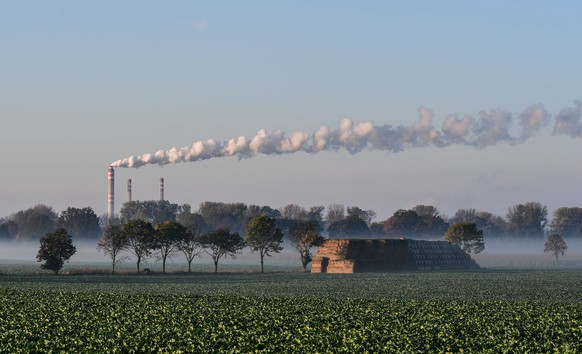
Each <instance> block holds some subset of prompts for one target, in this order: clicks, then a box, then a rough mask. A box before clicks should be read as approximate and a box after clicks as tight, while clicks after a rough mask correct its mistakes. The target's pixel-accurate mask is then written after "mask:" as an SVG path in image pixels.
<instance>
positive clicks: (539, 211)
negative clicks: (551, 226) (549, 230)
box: [507, 202, 548, 238]
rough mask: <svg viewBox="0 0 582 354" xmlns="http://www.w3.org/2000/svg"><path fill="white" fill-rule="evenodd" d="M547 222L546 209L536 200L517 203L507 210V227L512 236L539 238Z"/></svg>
mask: <svg viewBox="0 0 582 354" xmlns="http://www.w3.org/2000/svg"><path fill="white" fill-rule="evenodd" d="M547 223H548V209H547V207H546V206H544V205H541V204H540V203H537V202H528V203H525V204H517V205H515V206H513V207H511V208H509V211H508V212H507V228H508V231H509V233H510V234H511V235H512V236H513V237H519V238H541V237H543V235H544V228H545V227H546V224H547Z"/></svg>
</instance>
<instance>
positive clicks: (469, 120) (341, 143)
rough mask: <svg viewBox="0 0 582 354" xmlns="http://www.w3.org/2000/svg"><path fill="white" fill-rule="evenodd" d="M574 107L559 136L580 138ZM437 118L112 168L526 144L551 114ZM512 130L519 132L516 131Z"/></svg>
mask: <svg viewBox="0 0 582 354" xmlns="http://www.w3.org/2000/svg"><path fill="white" fill-rule="evenodd" d="M575 105H576V106H575V107H574V108H563V109H562V110H561V111H560V113H559V114H558V116H557V118H556V122H555V125H554V132H555V133H556V134H564V135H569V136H571V137H582V122H581V118H582V103H581V102H579V101H576V102H575ZM433 119H434V114H433V112H432V110H430V109H428V108H425V107H421V108H419V109H418V121H417V122H416V123H414V124H412V125H411V126H396V127H392V126H390V125H377V124H374V123H373V122H362V123H354V122H353V121H351V120H350V119H347V118H344V119H342V120H340V122H339V126H338V127H337V128H335V129H334V130H331V129H330V128H329V127H327V126H320V127H319V128H318V129H317V130H316V131H315V132H314V133H313V134H309V133H307V132H304V131H297V132H293V133H291V134H289V135H285V133H284V132H283V131H281V130H276V131H275V132H272V133H269V132H267V131H266V130H265V129H261V130H259V131H258V132H257V134H256V135H255V136H254V137H252V138H247V137H244V136H241V137H238V138H233V139H230V140H228V141H217V140H212V139H210V140H206V141H197V142H195V143H194V144H192V146H185V147H182V148H177V147H173V148H171V149H169V150H158V151H156V152H155V153H153V154H143V155H139V156H130V157H127V158H124V159H121V160H118V161H115V162H113V163H111V166H112V167H133V168H138V167H141V166H144V165H148V164H157V165H166V164H171V163H179V162H192V161H200V160H207V159H212V158H216V157H226V156H237V157H239V158H248V157H253V156H256V155H259V154H264V155H280V154H292V153H295V152H298V151H303V152H306V153H310V154H314V153H318V152H321V151H340V150H346V151H348V152H349V153H351V154H355V153H358V152H361V151H364V150H383V151H391V152H399V151H402V150H404V149H407V148H415V147H426V146H435V147H446V146H449V145H467V146H473V147H476V148H485V147H487V146H492V145H497V144H500V143H507V144H516V143H521V142H524V141H525V140H527V139H528V138H530V137H532V136H534V135H535V134H536V133H537V132H538V131H539V130H540V129H541V128H542V127H544V126H545V125H546V124H547V122H548V121H549V119H550V115H549V114H548V112H547V111H546V110H545V108H544V107H543V105H542V104H535V105H532V106H530V107H527V108H526V109H525V110H524V111H523V112H522V113H521V114H520V115H519V116H518V118H517V119H514V117H513V115H512V113H510V112H509V111H506V110H501V109H495V110H490V111H489V112H486V111H481V112H480V113H479V115H478V117H477V118H475V117H472V116H468V115H464V116H463V117H462V118H461V117H460V116H459V114H457V113H453V114H450V115H448V116H447V117H446V118H445V120H444V122H443V123H442V127H441V129H440V130H439V129H437V128H435V127H434V123H433ZM514 121H517V123H515V122H514ZM514 123H515V124H514ZM515 125H517V127H515ZM514 130H518V132H517V133H513V131H514Z"/></svg>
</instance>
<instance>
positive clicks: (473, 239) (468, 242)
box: [445, 222, 485, 253]
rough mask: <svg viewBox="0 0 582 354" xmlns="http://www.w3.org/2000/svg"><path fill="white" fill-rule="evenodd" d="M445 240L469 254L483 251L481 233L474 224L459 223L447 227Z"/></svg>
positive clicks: (483, 244) (483, 243)
mask: <svg viewBox="0 0 582 354" xmlns="http://www.w3.org/2000/svg"><path fill="white" fill-rule="evenodd" d="M445 240H446V241H449V242H450V243H454V244H456V245H459V246H461V248H462V249H464V250H465V251H467V252H469V253H471V252H473V253H479V252H481V251H483V250H484V249H485V242H484V241H483V231H482V230H479V229H478V228H477V224H475V223H474V222H460V223H457V224H453V225H451V226H450V227H449V229H448V230H447V232H446V234H445Z"/></svg>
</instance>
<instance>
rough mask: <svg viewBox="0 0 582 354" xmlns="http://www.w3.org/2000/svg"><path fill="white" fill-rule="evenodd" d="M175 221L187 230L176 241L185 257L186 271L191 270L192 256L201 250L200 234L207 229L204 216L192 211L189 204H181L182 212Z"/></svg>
mask: <svg viewBox="0 0 582 354" xmlns="http://www.w3.org/2000/svg"><path fill="white" fill-rule="evenodd" d="M176 221H178V222H179V223H180V224H182V225H183V226H184V227H185V228H186V230H187V232H186V234H185V235H184V237H183V238H182V239H180V240H179V241H178V244H177V247H178V250H179V251H180V252H182V253H183V254H184V256H185V257H186V261H187V262H188V273H190V272H192V261H193V260H194V257H196V256H198V255H199V254H200V253H201V252H202V250H203V249H202V245H201V244H200V236H201V235H202V234H203V233H204V232H206V231H207V229H208V226H207V225H206V222H204V218H203V217H202V216H201V215H200V214H198V213H192V210H191V208H190V206H189V205H187V204H184V205H183V206H182V212H181V213H179V214H178V215H177V216H176Z"/></svg>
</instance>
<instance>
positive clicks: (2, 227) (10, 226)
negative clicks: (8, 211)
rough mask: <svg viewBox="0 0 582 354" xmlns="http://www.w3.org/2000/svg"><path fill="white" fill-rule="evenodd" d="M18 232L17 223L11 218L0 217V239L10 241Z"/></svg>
mask: <svg viewBox="0 0 582 354" xmlns="http://www.w3.org/2000/svg"><path fill="white" fill-rule="evenodd" d="M17 234H18V225H16V223H15V222H14V221H13V220H8V219H0V240H3V241H4V240H5V241H12V240H14V238H15V237H16V235H17Z"/></svg>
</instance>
